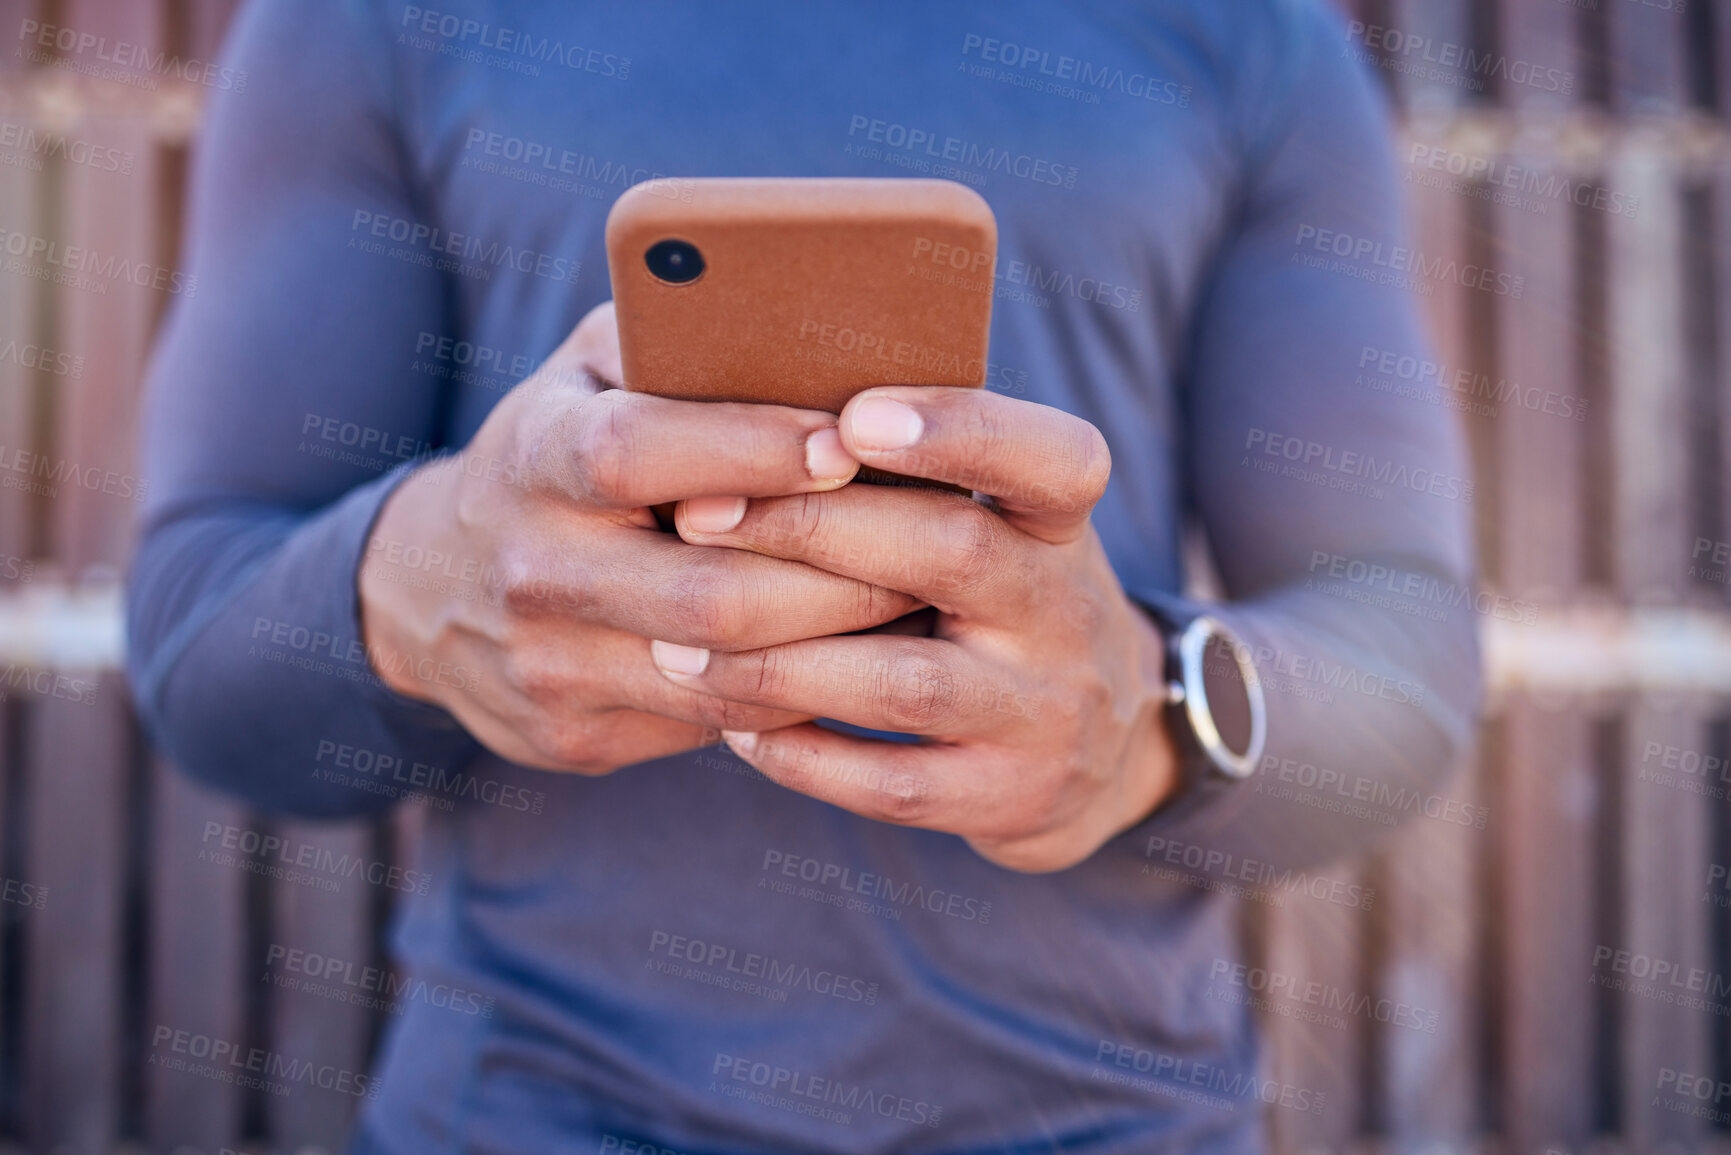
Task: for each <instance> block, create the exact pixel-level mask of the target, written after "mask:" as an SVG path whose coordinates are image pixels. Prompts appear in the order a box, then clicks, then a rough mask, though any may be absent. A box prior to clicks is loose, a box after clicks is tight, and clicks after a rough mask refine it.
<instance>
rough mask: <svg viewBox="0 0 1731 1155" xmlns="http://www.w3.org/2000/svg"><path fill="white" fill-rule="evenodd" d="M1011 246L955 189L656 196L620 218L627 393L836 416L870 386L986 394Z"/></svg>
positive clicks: (680, 183)
mask: <svg viewBox="0 0 1731 1155" xmlns="http://www.w3.org/2000/svg"><path fill="white" fill-rule="evenodd" d="M658 246H661V247H660V248H658ZM997 248H998V225H997V221H996V219H995V218H994V217H993V216H992V210H991V207H990V206H988V205H987V204H986V202H985V200H984V199H983V198H982V197H981V196H980V195H979V194H978V193H976V192H974V191H973V190H972V189H970V188H968V187H967V186H966V185H961V184H957V183H956V182H954V181H946V180H877V179H840V178H837V179H832V178H793V177H790V178H765V179H757V178H749V179H747V178H707V179H668V178H663V179H659V180H653V181H647V182H645V183H643V184H639V185H636V186H635V187H633V188H631V189H629V190H627V191H626V193H625V195H624V196H622V197H620V198H619V200H618V202H617V203H616V204H615V205H614V206H613V211H612V212H611V213H609V214H608V217H607V261H608V266H609V270H610V272H611V276H612V282H613V301H614V306H615V308H616V309H617V310H618V317H619V345H620V353H621V355H622V357H623V360H624V374H625V380H624V381H623V382H622V384H623V385H624V386H625V388H627V389H633V390H639V391H642V392H645V393H655V394H658V395H660V396H663V397H674V398H679V399H683V400H692V401H754V402H764V403H773V404H781V405H795V406H800V407H802V408H806V409H827V410H829V411H831V412H833V413H839V412H840V411H841V409H842V406H844V405H846V404H847V401H848V398H850V397H852V396H853V395H854V394H855V393H857V392H859V391H860V390H861V389H865V388H868V387H870V386H873V385H971V386H980V385H984V384H985V381H986V347H987V343H988V340H989V338H990V333H991V320H992V289H993V284H994V282H993V279H992V273H993V268H994V266H995V263H996V259H997ZM693 250H694V251H695V253H696V254H697V259H695V260H694V259H693V258H692V255H691V253H692V251H693ZM871 472H872V474H873V475H874V476H873V477H870V478H867V477H865V476H864V471H862V480H877V481H889V482H895V483H902V484H905V483H906V479H903V478H898V477H895V476H894V475H891V474H885V473H882V472H881V471H877V470H873V471H871Z"/></svg>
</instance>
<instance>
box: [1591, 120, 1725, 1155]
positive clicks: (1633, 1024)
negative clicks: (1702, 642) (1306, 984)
mask: <svg viewBox="0 0 1731 1155" xmlns="http://www.w3.org/2000/svg"><path fill="white" fill-rule="evenodd" d="M1608 172H1609V174H1610V176H1609V179H1610V181H1611V183H1613V184H1614V185H1616V186H1617V187H1619V188H1624V189H1628V190H1630V191H1631V192H1633V193H1634V194H1635V195H1637V196H1639V198H1640V205H1641V209H1640V212H1639V214H1638V215H1636V216H1634V217H1613V218H1611V220H1610V221H1609V222H1608V223H1609V225H1610V232H1609V237H1608V239H1609V246H1608V261H1607V268H1606V273H1607V281H1606V284H1607V288H1608V291H1609V298H1608V303H1609V310H1608V321H1609V327H1610V334H1609V336H1610V342H1611V354H1612V356H1611V367H1612V396H1613V398H1614V410H1613V414H1612V417H1613V431H1614V441H1613V460H1612V461H1611V462H1610V463H1609V464H1610V466H1611V468H1612V471H1613V492H1614V494H1615V505H1616V508H1615V520H1614V523H1613V525H1614V529H1615V538H1614V540H1615V541H1616V543H1617V554H1616V561H1617V578H1618V585H1619V586H1620V587H1621V590H1622V592H1623V595H1624V597H1625V598H1626V599H1627V600H1628V601H1630V602H1632V603H1634V604H1637V605H1640V604H1660V605H1671V604H1675V603H1676V602H1678V601H1679V600H1680V599H1681V596H1682V594H1683V585H1684V581H1685V569H1684V566H1683V565H1682V564H1681V563H1682V562H1683V559H1685V558H1687V557H1688V553H1689V542H1690V535H1689V530H1690V525H1689V513H1690V503H1689V501H1688V500H1687V486H1688V476H1689V473H1688V464H1689V463H1688V458H1687V454H1686V452H1685V447H1686V446H1687V445H1688V444H1689V438H1688V436H1687V424H1686V421H1687V397H1686V390H1685V383H1686V378H1685V363H1684V353H1685V348H1686V346H1685V341H1684V333H1683V324H1682V317H1683V299H1682V292H1683V278H1682V271H1681V270H1682V267H1683V262H1682V259H1681V258H1682V254H1683V243H1684V238H1683V236H1682V229H1681V216H1682V213H1681V202H1680V189H1679V188H1678V182H1677V177H1676V173H1675V171H1674V169H1673V166H1672V164H1671V163H1670V161H1669V160H1668V158H1666V157H1665V156H1664V155H1663V154H1662V153H1661V152H1660V151H1659V150H1658V148H1657V147H1654V146H1653V145H1651V144H1650V143H1649V142H1648V141H1647V140H1645V139H1644V138H1640V137H1631V138H1628V139H1627V140H1626V141H1625V143H1624V145H1623V147H1621V148H1620V149H1618V150H1617V151H1616V152H1615V153H1614V155H1613V158H1612V161H1611V163H1610V166H1609V168H1608ZM1701 732H1702V728H1701V725H1700V712H1699V710H1698V709H1691V708H1689V704H1687V703H1684V702H1679V701H1668V700H1662V699H1656V698H1652V697H1648V698H1643V699H1641V700H1639V701H1637V702H1636V703H1634V705H1633V706H1632V708H1631V710H1630V713H1629V716H1628V723H1627V733H1628V751H1627V755H1626V757H1625V759H1624V766H1625V774H1624V776H1623V780H1622V789H1621V803H1622V805H1621V807H1620V818H1621V821H1622V842H1623V862H1624V874H1623V893H1622V895H1621V903H1622V907H1621V913H1622V917H1621V925H1622V927H1623V929H1624V939H1625V942H1624V943H1622V944H1619V945H1622V946H1624V947H1626V948H1627V949H1629V950H1632V951H1638V952H1641V953H1644V954H1648V955H1651V956H1653V957H1655V958H1662V959H1668V960H1673V961H1675V962H1678V963H1679V964H1680V965H1682V966H1685V967H1688V966H1700V967H1704V968H1709V967H1710V965H1711V959H1710V958H1709V957H1708V954H1707V947H1706V942H1705V938H1704V934H1703V930H1704V926H1705V919H1704V917H1703V914H1702V910H1701V901H1700V891H1699V889H1698V888H1696V887H1693V886H1689V885H1684V884H1680V881H1679V876H1680V874H1681V875H1682V876H1683V877H1688V876H1689V875H1690V872H1693V873H1695V874H1699V875H1700V876H1702V877H1704V876H1705V874H1706V869H1707V859H1708V854H1709V852H1708V838H1707V826H1706V821H1705V818H1706V816H1705V813H1704V808H1703V807H1701V806H1700V805H1694V804H1692V803H1694V802H1695V801H1696V800H1695V799H1693V798H1692V797H1689V796H1683V797H1678V796H1676V794H1675V793H1674V792H1673V791H1669V790H1660V789H1653V788H1652V787H1651V784H1645V785H1644V784H1642V783H1640V782H1639V781H1637V771H1638V769H1639V767H1640V765H1641V749H1642V746H1643V745H1644V744H1645V743H1647V742H1653V741H1657V742H1661V743H1663V744H1665V745H1672V746H1677V747H1680V748H1684V749H1691V748H1698V747H1699V744H1700V735H1701ZM1618 1005H1619V1014H1620V1022H1621V1025H1622V1032H1621V1041H1622V1055H1621V1056H1620V1058H1621V1070H1620V1076H1621V1077H1620V1083H1621V1091H1622V1103H1623V1124H1624V1130H1625V1133H1626V1134H1627V1135H1629V1136H1630V1137H1631V1138H1634V1139H1637V1140H1638V1141H1640V1142H1643V1143H1647V1142H1652V1141H1657V1140H1659V1139H1666V1138H1672V1139H1682V1140H1687V1139H1690V1138H1693V1137H1694V1136H1696V1135H1698V1134H1699V1133H1700V1132H1701V1130H1702V1124H1701V1121H1700V1120H1698V1119H1695V1118H1693V1117H1692V1116H1690V1115H1687V1114H1682V1113H1676V1112H1669V1111H1663V1110H1655V1109H1652V1108H1651V1107H1650V1106H1649V1104H1650V1102H1651V1100H1652V1098H1653V1088H1654V1086H1655V1079H1656V1077H1657V1074H1658V1071H1659V1070H1660V1069H1661V1068H1665V1067H1668V1068H1671V1069H1675V1070H1681V1071H1689V1072H1697V1071H1705V1070H1706V1066H1705V1064H1706V1060H1707V1053H1708V1052H1707V1023H1706V1019H1705V1016H1704V1015H1703V1014H1702V1012H1701V1011H1699V1010H1697V1009H1692V1008H1684V1007H1680V1006H1675V1005H1669V1004H1666V1003H1664V1002H1661V1001H1659V1000H1657V999H1650V998H1638V997H1635V998H1625V999H1622V1000H1620V1002H1619V1004H1618Z"/></svg>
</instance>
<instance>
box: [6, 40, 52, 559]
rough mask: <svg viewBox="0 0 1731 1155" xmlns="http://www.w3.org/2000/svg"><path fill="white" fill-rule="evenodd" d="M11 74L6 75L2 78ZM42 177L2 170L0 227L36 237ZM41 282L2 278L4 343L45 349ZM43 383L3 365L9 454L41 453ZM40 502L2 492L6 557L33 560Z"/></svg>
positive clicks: (16, 363)
mask: <svg viewBox="0 0 1731 1155" xmlns="http://www.w3.org/2000/svg"><path fill="white" fill-rule="evenodd" d="M3 75H6V74H5V73H0V76H3ZM0 116H4V117H5V118H6V119H7V120H10V121H11V122H12V123H15V124H16V123H28V121H29V116H28V114H27V113H26V112H25V111H24V110H22V109H12V110H9V111H6V112H4V113H0ZM41 182H42V177H41V174H40V173H36V172H31V171H30V170H29V169H28V168H27V167H25V166H23V165H0V228H4V229H7V230H9V231H15V232H22V233H24V234H26V235H35V234H37V233H38V232H39V231H40V229H41V225H40V224H39V222H38V214H39V212H40V201H41ZM40 297H41V292H40V282H38V281H36V280H34V279H32V278H29V277H24V276H20V275H17V274H3V273H0V344H4V342H6V341H17V342H18V343H19V345H21V346H22V345H24V344H26V343H33V344H40V343H41V342H42V340H43V337H44V334H43V331H42V318H41V309H40V303H41V302H40ZM39 387H40V386H39V379H38V376H37V373H36V372H35V371H34V370H31V369H27V368H25V367H24V365H23V364H22V363H21V360H20V359H18V358H8V359H6V360H5V361H0V446H4V447H5V448H6V449H8V450H12V449H19V448H35V446H34V444H33V442H32V441H31V434H32V431H33V430H34V428H35V423H36V422H35V414H36V395H37V390H38V388H39ZM33 505H34V502H33V501H32V500H31V498H30V496H29V494H27V493H26V492H25V491H24V490H23V489H22V488H14V487H3V488H0V555H5V556H11V557H25V556H30V554H31V553H32V551H33V547H34V545H35V542H34V541H33V540H32V533H31V521H32V518H31V509H32V506H33Z"/></svg>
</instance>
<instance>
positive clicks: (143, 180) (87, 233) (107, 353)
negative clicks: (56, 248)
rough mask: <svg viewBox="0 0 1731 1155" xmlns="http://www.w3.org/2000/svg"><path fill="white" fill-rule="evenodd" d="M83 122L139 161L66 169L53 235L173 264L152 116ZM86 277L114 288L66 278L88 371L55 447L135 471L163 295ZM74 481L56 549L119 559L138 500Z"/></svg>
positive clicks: (65, 308)
mask: <svg viewBox="0 0 1731 1155" xmlns="http://www.w3.org/2000/svg"><path fill="white" fill-rule="evenodd" d="M147 10H148V9H146V8H144V7H143V6H141V8H140V11H147ZM115 11H119V9H115ZM100 27H106V25H101V26H100ZM110 35H117V36H126V35H132V36H134V37H145V36H147V35H148V33H146V32H143V31H136V32H129V31H128V30H127V29H125V28H120V29H114V30H112V31H111V32H110ZM141 42H143V43H149V40H148V39H143V40H142V41H141ZM80 131H81V132H82V133H83V134H84V135H85V136H86V137H87V138H88V139H90V140H91V141H92V142H93V143H95V144H99V145H104V146H108V147H112V148H117V149H120V150H121V151H123V152H131V153H133V154H135V155H136V156H137V158H138V159H137V166H136V169H135V171H134V172H133V173H132V174H131V176H130V177H128V178H126V179H124V180H116V178H115V175H114V174H112V173H107V172H101V171H98V170H96V169H94V168H91V167H90V166H87V165H67V166H64V168H63V170H62V172H61V174H60V178H61V180H62V181H63V182H64V189H65V192H64V198H63V205H64V213H65V220H64V221H63V223H62V225H61V229H60V235H59V236H58V237H57V238H56V239H58V240H59V241H60V242H61V243H62V244H65V245H77V246H81V247H82V248H84V249H85V250H86V251H89V252H93V253H96V254H100V257H101V259H102V260H104V261H107V260H110V259H113V260H116V261H120V260H124V261H130V262H133V263H134V264H138V263H143V264H145V265H147V266H150V267H152V268H155V267H159V266H161V265H163V264H165V263H167V264H172V262H173V261H174V259H175V258H174V257H173V256H171V255H169V254H166V253H162V252H160V251H159V247H158V241H159V239H160V234H161V232H162V226H163V224H164V223H165V222H164V219H163V206H162V205H161V204H160V203H159V199H158V197H157V195H156V193H157V189H158V187H159V181H158V168H159V165H158V156H157V150H156V148H155V145H154V143H153V140H152V138H151V135H150V129H149V126H148V124H146V123H144V122H143V121H141V120H138V119H133V120H122V121H114V122H102V121H92V122H89V123H87V124H86V125H84V126H83V127H82V128H81V130H80ZM87 276H88V277H89V279H91V280H97V281H106V283H107V291H106V292H105V293H100V294H99V293H96V292H92V291H89V290H87V289H81V288H72V287H68V288H64V289H62V290H61V292H60V293H59V294H58V299H59V302H60V311H59V316H58V325H59V328H60V332H61V341H62V343H63V345H64V346H65V348H66V350H67V351H68V352H69V353H72V354H74V355H77V356H82V357H83V358H84V373H83V375H82V376H80V377H77V378H65V379H63V380H62V381H61V382H59V385H60V389H59V390H58V392H57V395H56V396H57V402H58V404H57V410H58V415H57V422H56V424H57V442H58V443H57V446H56V453H58V454H59V455H60V456H61V457H62V458H64V459H65V460H66V461H68V462H70V463H73V464H75V465H77V466H78V467H79V468H81V469H90V468H97V469H99V470H112V471H114V472H115V473H116V474H121V475H128V474H130V475H132V476H133V477H137V467H136V440H137V431H138V420H137V416H138V395H139V383H140V377H141V375H142V372H143V368H144V363H145V358H146V356H147V355H148V351H149V345H150V339H151V335H152V331H153V329H154V326H155V324H156V320H157V317H158V315H159V313H160V311H161V310H162V309H163V308H164V307H165V305H166V298H165V295H164V293H163V292H162V291H160V290H157V289H155V288H151V287H146V286H140V285H137V284H134V283H132V282H130V281H129V280H126V279H123V278H113V279H110V278H105V277H102V276H101V275H100V274H87ZM145 480H146V481H148V479H145ZM72 488H73V487H70V486H67V487H63V494H62V499H61V500H57V501H56V502H55V503H54V517H53V523H52V524H53V535H54V540H55V542H56V548H57V552H58V556H59V557H60V559H61V560H62V561H63V562H65V564H66V565H67V566H68V567H69V568H70V569H72V570H73V571H74V572H76V571H79V570H82V569H83V568H84V567H86V566H89V565H94V564H108V565H115V564H118V563H120V562H121V561H122V560H124V557H125V551H126V549H127V546H128V543H129V542H130V539H131V535H132V531H133V520H134V517H135V515H136V513H137V502H135V501H130V500H127V499H126V498H125V497H124V496H116V495H113V494H104V493H102V492H101V491H100V490H96V491H94V492H92V491H84V492H82V493H79V494H75V493H73V492H72ZM134 488H135V487H134Z"/></svg>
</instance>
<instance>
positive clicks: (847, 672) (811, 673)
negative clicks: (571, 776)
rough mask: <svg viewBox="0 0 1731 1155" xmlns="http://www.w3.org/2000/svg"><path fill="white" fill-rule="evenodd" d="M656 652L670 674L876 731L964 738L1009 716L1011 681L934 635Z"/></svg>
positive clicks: (743, 698)
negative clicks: (1006, 686)
mask: <svg viewBox="0 0 1731 1155" xmlns="http://www.w3.org/2000/svg"><path fill="white" fill-rule="evenodd" d="M650 654H651V656H652V657H653V658H654V660H655V664H656V665H657V666H658V667H659V668H660V670H661V673H662V674H663V675H664V676H665V677H666V678H667V679H668V680H669V681H671V682H673V683H675V684H677V685H680V686H684V687H686V688H688V689H690V690H692V691H694V692H698V693H705V694H713V695H715V696H716V697H720V698H726V699H728V700H729V701H733V702H740V703H744V704H746V705H751V706H758V707H764V708H770V709H777V710H785V711H787V712H789V713H794V714H806V715H811V716H816V717H824V718H834V719H836V720H837V721H839V722H851V723H852V724H853V725H855V726H865V727H867V728H868V729H873V730H894V731H898V732H900V733H905V734H919V735H922V736H924V737H928V738H960V737H964V736H967V735H971V734H981V733H985V732H987V731H998V732H999V733H1000V734H1001V732H1002V730H1003V728H1004V725H1005V723H1006V721H1007V720H1008V719H1007V718H1006V717H1005V716H1002V715H1005V714H1007V713H1008V711H1007V710H1001V709H1000V707H1001V702H1002V700H1003V698H1004V697H1005V695H1003V693H1002V688H1003V683H1004V681H1005V679H1004V678H1003V677H1002V676H1001V675H1000V676H996V677H994V675H993V673H992V672H991V671H988V670H987V669H985V668H984V666H983V664H982V663H981V662H980V660H979V659H977V658H975V657H973V656H972V655H970V654H969V653H968V652H967V651H966V650H963V649H962V648H961V647H960V646H957V645H956V644H955V643H953V642H946V641H940V640H938V639H936V638H909V637H886V636H871V635H861V636H856V637H847V638H838V637H828V638H815V639H813V640H811V641H805V642H792V643H789V644H788V645H784V646H770V647H767V648H765V649H761V650H747V651H745V652H742V653H710V652H709V651H707V650H700V649H691V648H688V647H684V646H673V645H669V644H667V643H666V642H661V641H657V642H654V643H652V644H651V645H650ZM1009 697H1011V698H1014V697H1015V696H1014V695H1013V694H1012V695H1009ZM728 728H729V729H742V728H743V727H737V726H733V727H728Z"/></svg>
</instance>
